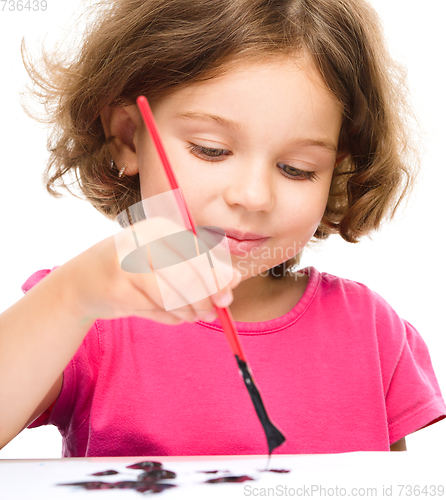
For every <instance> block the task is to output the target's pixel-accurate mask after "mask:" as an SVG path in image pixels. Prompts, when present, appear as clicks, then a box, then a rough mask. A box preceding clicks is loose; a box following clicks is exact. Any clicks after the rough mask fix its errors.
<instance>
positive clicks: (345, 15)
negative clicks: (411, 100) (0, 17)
mask: <svg viewBox="0 0 446 500" xmlns="http://www.w3.org/2000/svg"><path fill="white" fill-rule="evenodd" d="M93 7H94V9H95V10H94V11H92V12H90V13H89V12H88V11H86V14H85V15H86V16H87V18H88V16H89V15H91V16H93V17H92V18H91V19H90V20H89V24H87V25H88V26H89V27H88V29H87V30H86V31H85V33H84V36H83V40H82V44H81V46H80V48H79V50H78V51H77V53H76V55H75V57H71V58H70V57H68V55H67V54H61V53H59V52H58V50H54V52H51V53H50V54H48V53H47V52H46V51H45V50H44V49H42V59H41V61H42V64H43V67H42V69H38V66H37V64H34V63H32V62H31V61H30V58H29V55H28V54H27V49H26V47H25V42H24V39H23V40H22V46H21V51H22V59H23V62H24V65H25V68H26V70H27V71H28V74H29V75H30V77H31V79H32V81H33V82H34V84H35V86H34V87H33V88H31V89H30V90H31V92H32V94H33V95H34V96H37V97H38V98H39V100H40V102H42V103H43V104H44V106H45V110H46V117H45V118H39V117H37V116H36V115H34V114H33V113H31V112H30V111H29V109H27V108H26V106H25V105H24V107H25V111H26V112H27V113H28V114H30V115H31V116H33V117H34V118H36V119H37V120H39V121H43V122H46V123H50V124H52V125H53V132H52V134H51V135H50V137H49V139H48V149H49V151H50V158H49V161H48V165H47V168H46V170H45V172H44V175H43V180H44V183H45V184H46V188H47V190H48V192H49V193H50V194H51V195H53V196H60V193H59V192H57V191H56V190H55V187H57V186H60V187H64V188H66V189H67V190H68V191H69V192H71V193H72V194H74V195H75V196H78V195H76V194H75V193H74V192H73V191H72V190H71V189H70V186H73V185H75V186H78V187H79V188H80V191H81V193H82V194H83V196H84V197H85V198H86V199H87V200H88V201H89V202H90V203H91V204H92V205H93V206H94V207H95V208H96V209H97V210H99V211H100V212H101V213H103V214H104V215H105V216H106V217H108V218H110V219H114V218H115V217H116V216H117V215H118V213H120V212H121V211H123V210H124V209H126V208H127V207H129V206H131V205H133V204H135V203H137V202H138V201H140V200H141V193H140V184H139V175H138V174H136V175H134V176H125V177H123V178H119V177H118V172H117V170H116V169H115V168H111V162H112V157H111V154H110V151H109V147H108V146H109V144H110V142H111V141H112V140H113V137H109V138H106V137H105V134H104V130H103V128H102V124H101V120H100V113H101V111H102V110H103V109H104V108H105V107H106V106H107V105H110V106H125V105H129V104H134V103H135V101H136V98H137V97H138V96H139V95H141V94H143V95H145V96H147V98H148V99H149V101H155V100H157V99H159V98H162V97H164V96H166V95H168V94H169V93H171V92H173V91H174V90H176V89H177V88H178V86H182V85H189V84H192V83H195V82H198V81H203V80H207V79H210V78H212V77H214V76H216V75H219V74H221V71H222V70H223V69H224V65H225V63H226V62H227V61H229V60H231V58H234V57H245V56H247V57H257V56H262V55H263V56H264V55H274V54H278V53H282V54H285V55H291V54H292V53H295V52H296V51H299V50H305V51H306V52H307V53H309V54H310V55H311V56H312V57H313V60H314V63H315V64H316V67H317V68H318V70H319V71H320V74H321V75H322V78H323V79H324V81H325V83H326V84H327V86H328V88H329V89H330V90H331V91H332V93H333V94H334V96H335V97H336V98H337V99H338V100H339V101H340V103H341V104H342V106H343V111H344V119H343V123H342V127H341V133H340V138H339V150H340V151H343V152H345V153H347V156H346V157H345V159H344V160H343V161H342V162H341V163H339V164H338V165H337V166H336V168H335V171H334V174H333V180H332V185H331V190H330V194H329V198H328V203H327V206H326V210H325V214H324V216H323V218H322V221H321V223H320V225H319V227H318V229H317V231H316V233H315V234H314V237H315V238H316V240H322V239H325V238H327V237H328V236H329V235H330V234H334V233H338V234H340V236H341V237H342V238H343V239H344V240H346V241H348V242H353V243H356V242H358V241H359V238H360V237H362V236H364V235H366V234H368V233H370V232H371V231H372V230H376V229H378V228H379V226H380V224H381V222H382V221H383V220H384V219H386V218H392V217H393V216H394V214H395V211H396V209H397V207H398V206H399V205H400V203H401V201H402V199H403V198H404V197H405V195H406V194H408V192H409V191H410V190H411V189H412V186H413V183H414V179H415V177H416V173H417V170H418V163H419V162H418V161H413V162H412V163H411V158H414V159H415V158H417V154H416V151H415V148H414V147H413V145H412V143H411V139H410V136H409V131H410V128H409V122H408V120H407V117H413V116H414V114H413V112H410V113H409V112H408V111H409V109H410V107H409V104H408V102H407V99H406V95H407V92H406V85H405V81H406V75H405V71H404V69H403V67H402V66H400V65H398V64H397V63H395V61H394V60H393V59H392V57H391V56H390V54H389V51H388V48H387V45H386V42H385V38H384V36H383V33H382V27H381V24H380V21H379V18H378V16H377V14H376V12H375V11H374V10H373V8H372V7H371V6H370V5H369V4H368V3H367V2H366V1H365V0H219V1H215V0H115V1H110V0H99V1H98V2H96V4H95V5H94V6H93ZM88 19H89V18H88ZM73 174H74V180H73V181H72V182H71V183H68V177H69V176H70V175H73ZM78 197H79V196H78ZM299 256H300V254H299V255H298V256H296V257H294V258H292V259H289V260H288V261H286V262H284V263H282V264H280V265H279V266H276V267H275V268H272V269H270V276H272V277H282V276H284V275H285V274H286V273H287V272H288V270H289V269H290V267H291V266H292V265H293V264H296V263H297V262H298V261H299Z"/></svg>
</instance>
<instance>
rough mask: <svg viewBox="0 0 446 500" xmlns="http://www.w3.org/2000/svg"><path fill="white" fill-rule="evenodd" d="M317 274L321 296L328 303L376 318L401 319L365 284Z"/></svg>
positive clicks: (324, 273) (320, 273)
mask: <svg viewBox="0 0 446 500" xmlns="http://www.w3.org/2000/svg"><path fill="white" fill-rule="evenodd" d="M315 273H316V274H317V281H318V288H319V290H318V291H319V295H320V296H321V298H322V299H323V300H324V301H325V302H327V303H332V304H333V305H337V306H344V307H348V308H349V309H350V310H352V311H354V310H356V311H358V312H361V313H362V314H365V313H369V314H373V315H375V316H376V317H388V318H389V319H390V318H392V317H393V318H399V316H398V314H397V313H396V312H395V310H394V309H393V308H392V306H391V305H390V304H389V303H388V302H387V301H386V300H385V299H384V298H383V297H382V296H381V295H380V294H379V293H377V292H375V291H374V290H372V289H371V288H369V287H368V286H367V285H365V284H364V283H360V282H358V281H354V280H351V279H347V278H341V277H339V276H335V275H333V274H329V273H326V272H318V271H316V270H315Z"/></svg>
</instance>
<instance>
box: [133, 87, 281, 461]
mask: <svg viewBox="0 0 446 500" xmlns="http://www.w3.org/2000/svg"><path fill="white" fill-rule="evenodd" d="M136 103H137V105H138V108H139V111H140V112H141V115H142V118H143V120H144V123H145V125H146V127H147V129H148V131H149V134H150V137H151V138H152V141H153V143H154V144H155V148H156V150H157V153H158V156H159V158H160V160H161V163H162V165H163V167H164V170H165V172H166V175H167V178H168V180H169V183H170V187H171V188H172V189H173V190H174V192H175V197H176V200H177V203H178V207H179V209H180V211H181V214H182V216H183V220H184V223H185V225H186V227H189V226H190V227H191V230H192V232H193V233H194V234H195V236H197V233H196V230H195V223H194V220H193V217H192V214H191V212H190V210H189V209H188V207H187V204H186V200H185V199H184V196H183V195H182V192H181V189H180V187H179V185H178V182H177V180H176V178H175V175H174V173H173V170H172V168H171V166H170V162H169V159H168V157H167V154H166V151H165V149H164V146H163V143H162V141H161V136H160V133H159V131H158V127H157V125H156V122H155V118H154V116H153V113H152V110H151V109H150V106H149V103H148V102H147V99H146V98H145V97H144V96H139V97H138V99H137V100H136ZM215 309H216V310H217V315H218V318H219V319H220V322H221V325H222V327H223V331H224V333H225V336H226V339H227V341H228V343H229V345H230V347H231V350H232V352H233V354H234V356H235V359H236V360H237V365H238V367H239V369H240V373H241V375H242V377H243V381H244V382H245V385H246V388H247V389H248V393H249V396H250V397H251V400H252V403H253V405H254V408H255V411H256V413H257V416H258V418H259V420H260V423H261V424H262V427H263V429H264V431H265V435H266V439H267V442H268V450H269V455H271V453H272V451H273V450H274V449H275V448H277V447H278V446H279V445H281V444H282V443H283V442H284V441H285V436H284V435H283V434H282V433H281V432H280V431H279V429H277V427H275V426H274V425H273V423H272V422H271V420H270V419H269V417H268V414H267V413H266V409H265V405H264V404H263V401H262V398H261V396H260V392H259V390H258V389H257V387H256V385H255V383H254V380H253V378H252V374H251V370H250V368H249V366H248V362H247V360H246V357H245V354H244V352H243V349H242V346H241V344H240V339H239V336H238V334H237V329H236V327H235V323H234V320H233V318H232V315H231V312H230V311H229V309H228V308H227V307H217V306H215Z"/></svg>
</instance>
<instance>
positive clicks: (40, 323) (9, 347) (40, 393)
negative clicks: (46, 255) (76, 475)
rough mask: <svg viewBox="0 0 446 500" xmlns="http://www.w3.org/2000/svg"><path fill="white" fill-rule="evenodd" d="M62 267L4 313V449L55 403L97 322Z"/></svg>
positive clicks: (0, 337) (0, 423) (0, 384)
mask: <svg viewBox="0 0 446 500" xmlns="http://www.w3.org/2000/svg"><path fill="white" fill-rule="evenodd" d="M63 267H64V266H61V267H60V268H57V269H56V270H54V271H52V272H51V273H50V274H49V275H47V276H46V277H45V278H43V279H42V281H41V282H39V283H38V284H37V285H35V286H34V287H33V288H32V289H31V290H30V291H29V292H28V293H27V294H26V295H25V296H24V297H22V298H21V299H20V300H19V301H18V302H16V303H15V304H14V305H12V306H11V307H10V308H9V309H7V310H6V311H4V312H3V313H2V314H1V315H0V448H2V447H3V446H5V445H6V444H7V443H8V442H9V441H11V439H13V438H14V437H15V436H16V435H17V434H18V433H19V432H20V431H21V430H22V429H23V428H24V427H26V426H27V425H28V424H29V423H30V422H32V421H33V420H35V418H37V417H38V416H39V415H40V414H41V413H42V412H43V411H45V410H46V409H47V408H48V407H49V406H50V405H51V404H52V402H53V401H55V399H56V398H57V396H58V395H59V392H60V389H61V387H62V373H63V370H64V369H65V367H66V365H67V364H68V363H69V361H70V360H71V358H72V357H73V356H74V354H75V353H76V351H77V349H78V348H79V346H80V344H81V343H82V340H83V339H84V337H85V335H86V334H87V332H88V330H89V329H90V328H91V326H92V325H93V324H94V320H93V319H90V320H87V321H82V320H81V318H82V315H81V314H79V313H78V312H77V311H76V310H75V307H73V304H74V303H75V301H74V300H73V297H71V296H70V290H69V288H68V287H67V286H66V283H67V277H66V275H65V273H66V269H63Z"/></svg>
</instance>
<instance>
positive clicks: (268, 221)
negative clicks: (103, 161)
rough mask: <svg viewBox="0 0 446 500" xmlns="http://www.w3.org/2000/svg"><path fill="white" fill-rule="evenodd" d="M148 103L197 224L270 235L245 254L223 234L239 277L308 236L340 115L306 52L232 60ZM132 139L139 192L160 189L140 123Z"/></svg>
mask: <svg viewBox="0 0 446 500" xmlns="http://www.w3.org/2000/svg"><path fill="white" fill-rule="evenodd" d="M152 109H153V113H154V116H155V119H156V121H157V124H158V127H159V129H160V133H161V136H162V139H163V142H164V145H165V147H166V150H167V153H168V156H169V158H170V160H171V163H172V166H173V169H174V171H175V175H176V177H177V180H178V182H179V185H180V186H181V188H182V192H183V195H184V197H185V199H186V202H187V204H188V206H189V208H190V210H191V212H192V214H193V217H194V219H195V223H196V224H197V225H199V226H218V227H220V228H223V229H226V230H231V229H236V230H239V231H242V232H252V233H256V234H258V235H262V236H265V237H268V239H267V240H266V241H265V242H264V243H263V244H262V245H261V246H260V247H258V248H256V249H254V250H252V251H251V253H249V254H248V253H247V252H243V251H242V252H240V251H237V242H234V241H233V240H230V241H232V243H231V244H230V246H232V250H231V253H232V261H233V264H234V265H235V267H237V268H238V269H239V270H240V271H241V273H242V276H246V278H247V277H250V276H254V275H257V274H259V273H261V272H265V271H266V270H267V269H269V268H272V267H274V266H276V265H278V264H280V263H281V262H284V261H285V260H287V259H289V258H291V257H292V256H294V255H295V254H297V253H298V252H299V251H300V250H301V249H302V248H303V247H304V246H305V245H306V244H307V242H308V241H309V240H310V239H311V237H312V236H313V234H314V232H315V231H316V229H317V227H318V225H319V222H320V220H321V218H322V216H323V213H324V210H325V206H326V203H327V198H328V193H329V188H330V183H331V179H332V174H333V169H334V167H335V164H336V161H337V156H338V160H339V157H340V154H338V153H337V151H336V148H337V145H338V139H339V132H340V128H341V122H342V112H341V108H340V106H339V105H338V104H337V102H336V100H335V99H334V97H333V95H332V94H331V93H330V92H329V91H328V89H327V87H326V86H325V84H324V83H323V81H322V79H321V77H320V75H319V73H317V71H316V70H315V69H314V68H313V66H312V65H311V63H309V62H308V60H306V59H305V58H296V59H295V60H291V59H285V58H283V59H281V58H280V57H277V58H276V59H275V60H267V61H264V62H250V63H248V62H247V61H246V60H245V61H239V62H237V63H234V64H233V66H231V67H230V69H229V71H227V73H226V74H224V75H223V76H221V77H218V78H214V79H212V80H209V81H206V82H203V83H198V84H194V85H191V86H188V87H187V88H184V89H181V90H179V91H176V92H175V93H174V94H172V95H170V96H169V97H167V98H164V99H162V100H161V101H160V102H158V103H156V104H155V105H153V106H152ZM135 145H136V152H137V164H138V170H139V173H140V180H141V194H142V198H143V199H144V198H148V197H150V196H154V195H156V194H159V193H161V192H164V191H167V190H168V189H169V184H168V182H167V178H166V175H165V173H164V170H163V168H162V166H161V164H160V162H159V160H158V158H157V156H156V151H155V149H154V147H153V146H152V143H151V141H150V139H149V136H148V132H147V131H146V130H145V128H144V127H139V128H138V130H137V137H135ZM239 250H240V247H239Z"/></svg>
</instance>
